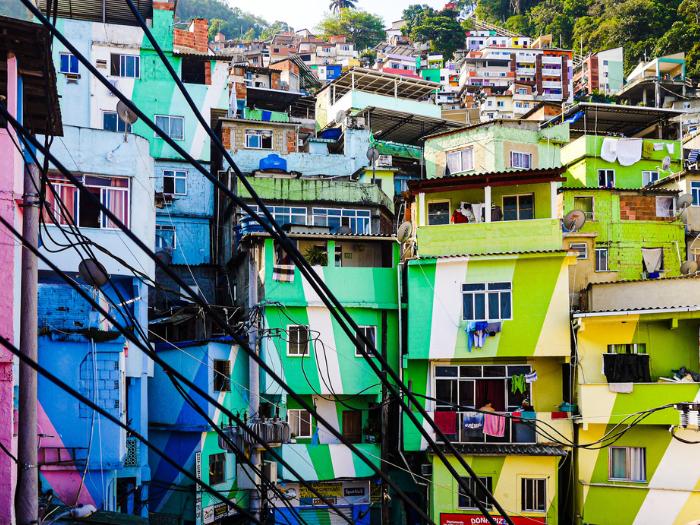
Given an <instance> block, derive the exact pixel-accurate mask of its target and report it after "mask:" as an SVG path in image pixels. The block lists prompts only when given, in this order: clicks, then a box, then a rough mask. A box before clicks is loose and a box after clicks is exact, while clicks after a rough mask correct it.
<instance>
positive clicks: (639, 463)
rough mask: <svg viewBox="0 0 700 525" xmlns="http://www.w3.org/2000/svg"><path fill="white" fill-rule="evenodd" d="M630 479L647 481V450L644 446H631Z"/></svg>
mask: <svg viewBox="0 0 700 525" xmlns="http://www.w3.org/2000/svg"><path fill="white" fill-rule="evenodd" d="M628 450H629V459H630V479H633V480H635V481H645V480H646V479H647V475H646V458H645V455H646V454H645V452H646V450H645V449H643V448H630V449H628Z"/></svg>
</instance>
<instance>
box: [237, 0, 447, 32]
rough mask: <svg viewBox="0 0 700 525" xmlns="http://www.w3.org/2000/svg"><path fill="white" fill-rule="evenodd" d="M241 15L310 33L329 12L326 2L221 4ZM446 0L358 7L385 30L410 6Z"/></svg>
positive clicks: (378, 0)
mask: <svg viewBox="0 0 700 525" xmlns="http://www.w3.org/2000/svg"><path fill="white" fill-rule="evenodd" d="M224 1H225V2H227V3H229V4H230V5H232V6H235V7H239V8H240V9H242V10H243V11H247V12H249V13H251V14H254V15H257V16H260V17H262V18H264V19H265V20H267V21H268V22H274V21H275V20H282V21H284V22H287V23H288V24H289V25H291V26H292V27H294V29H296V30H299V29H304V28H307V29H311V30H313V29H314V28H315V27H316V26H317V25H318V23H319V22H320V21H321V18H322V17H323V14H324V13H326V12H328V4H329V3H330V1H329V0H224ZM445 2H446V0H420V1H419V0H375V1H374V2H372V1H370V0H359V1H358V2H357V7H358V8H360V9H364V10H365V11H369V12H370V13H374V14H375V15H379V16H381V17H382V18H383V19H384V23H385V26H386V27H388V26H389V24H390V23H391V22H392V21H393V20H399V19H401V13H402V12H403V10H404V9H405V8H406V7H408V6H409V5H411V4H418V3H420V4H428V5H430V6H431V7H438V8H439V7H442V6H444V5H445Z"/></svg>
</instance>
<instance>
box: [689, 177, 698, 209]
mask: <svg viewBox="0 0 700 525" xmlns="http://www.w3.org/2000/svg"><path fill="white" fill-rule="evenodd" d="M690 193H691V195H692V196H693V206H700V181H691V183H690Z"/></svg>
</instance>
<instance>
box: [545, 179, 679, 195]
mask: <svg viewBox="0 0 700 525" xmlns="http://www.w3.org/2000/svg"><path fill="white" fill-rule="evenodd" d="M661 180H664V179H661ZM559 191H619V192H630V191H634V192H638V193H642V194H644V193H651V194H660V195H661V194H668V195H677V194H678V193H680V190H667V189H664V188H652V187H649V186H647V187H644V188H599V187H597V186H579V187H574V186H564V187H561V188H559Z"/></svg>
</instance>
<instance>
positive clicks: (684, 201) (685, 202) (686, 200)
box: [676, 193, 693, 211]
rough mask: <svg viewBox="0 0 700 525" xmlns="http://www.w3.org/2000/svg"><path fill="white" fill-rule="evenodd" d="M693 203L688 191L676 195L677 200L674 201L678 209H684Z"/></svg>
mask: <svg viewBox="0 0 700 525" xmlns="http://www.w3.org/2000/svg"><path fill="white" fill-rule="evenodd" d="M691 204H693V196H692V195H690V194H689V193H685V194H683V195H681V196H680V197H678V202H677V203H676V207H677V208H678V210H679V211H683V210H685V209H686V208H687V207H688V206H690V205H691Z"/></svg>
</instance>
